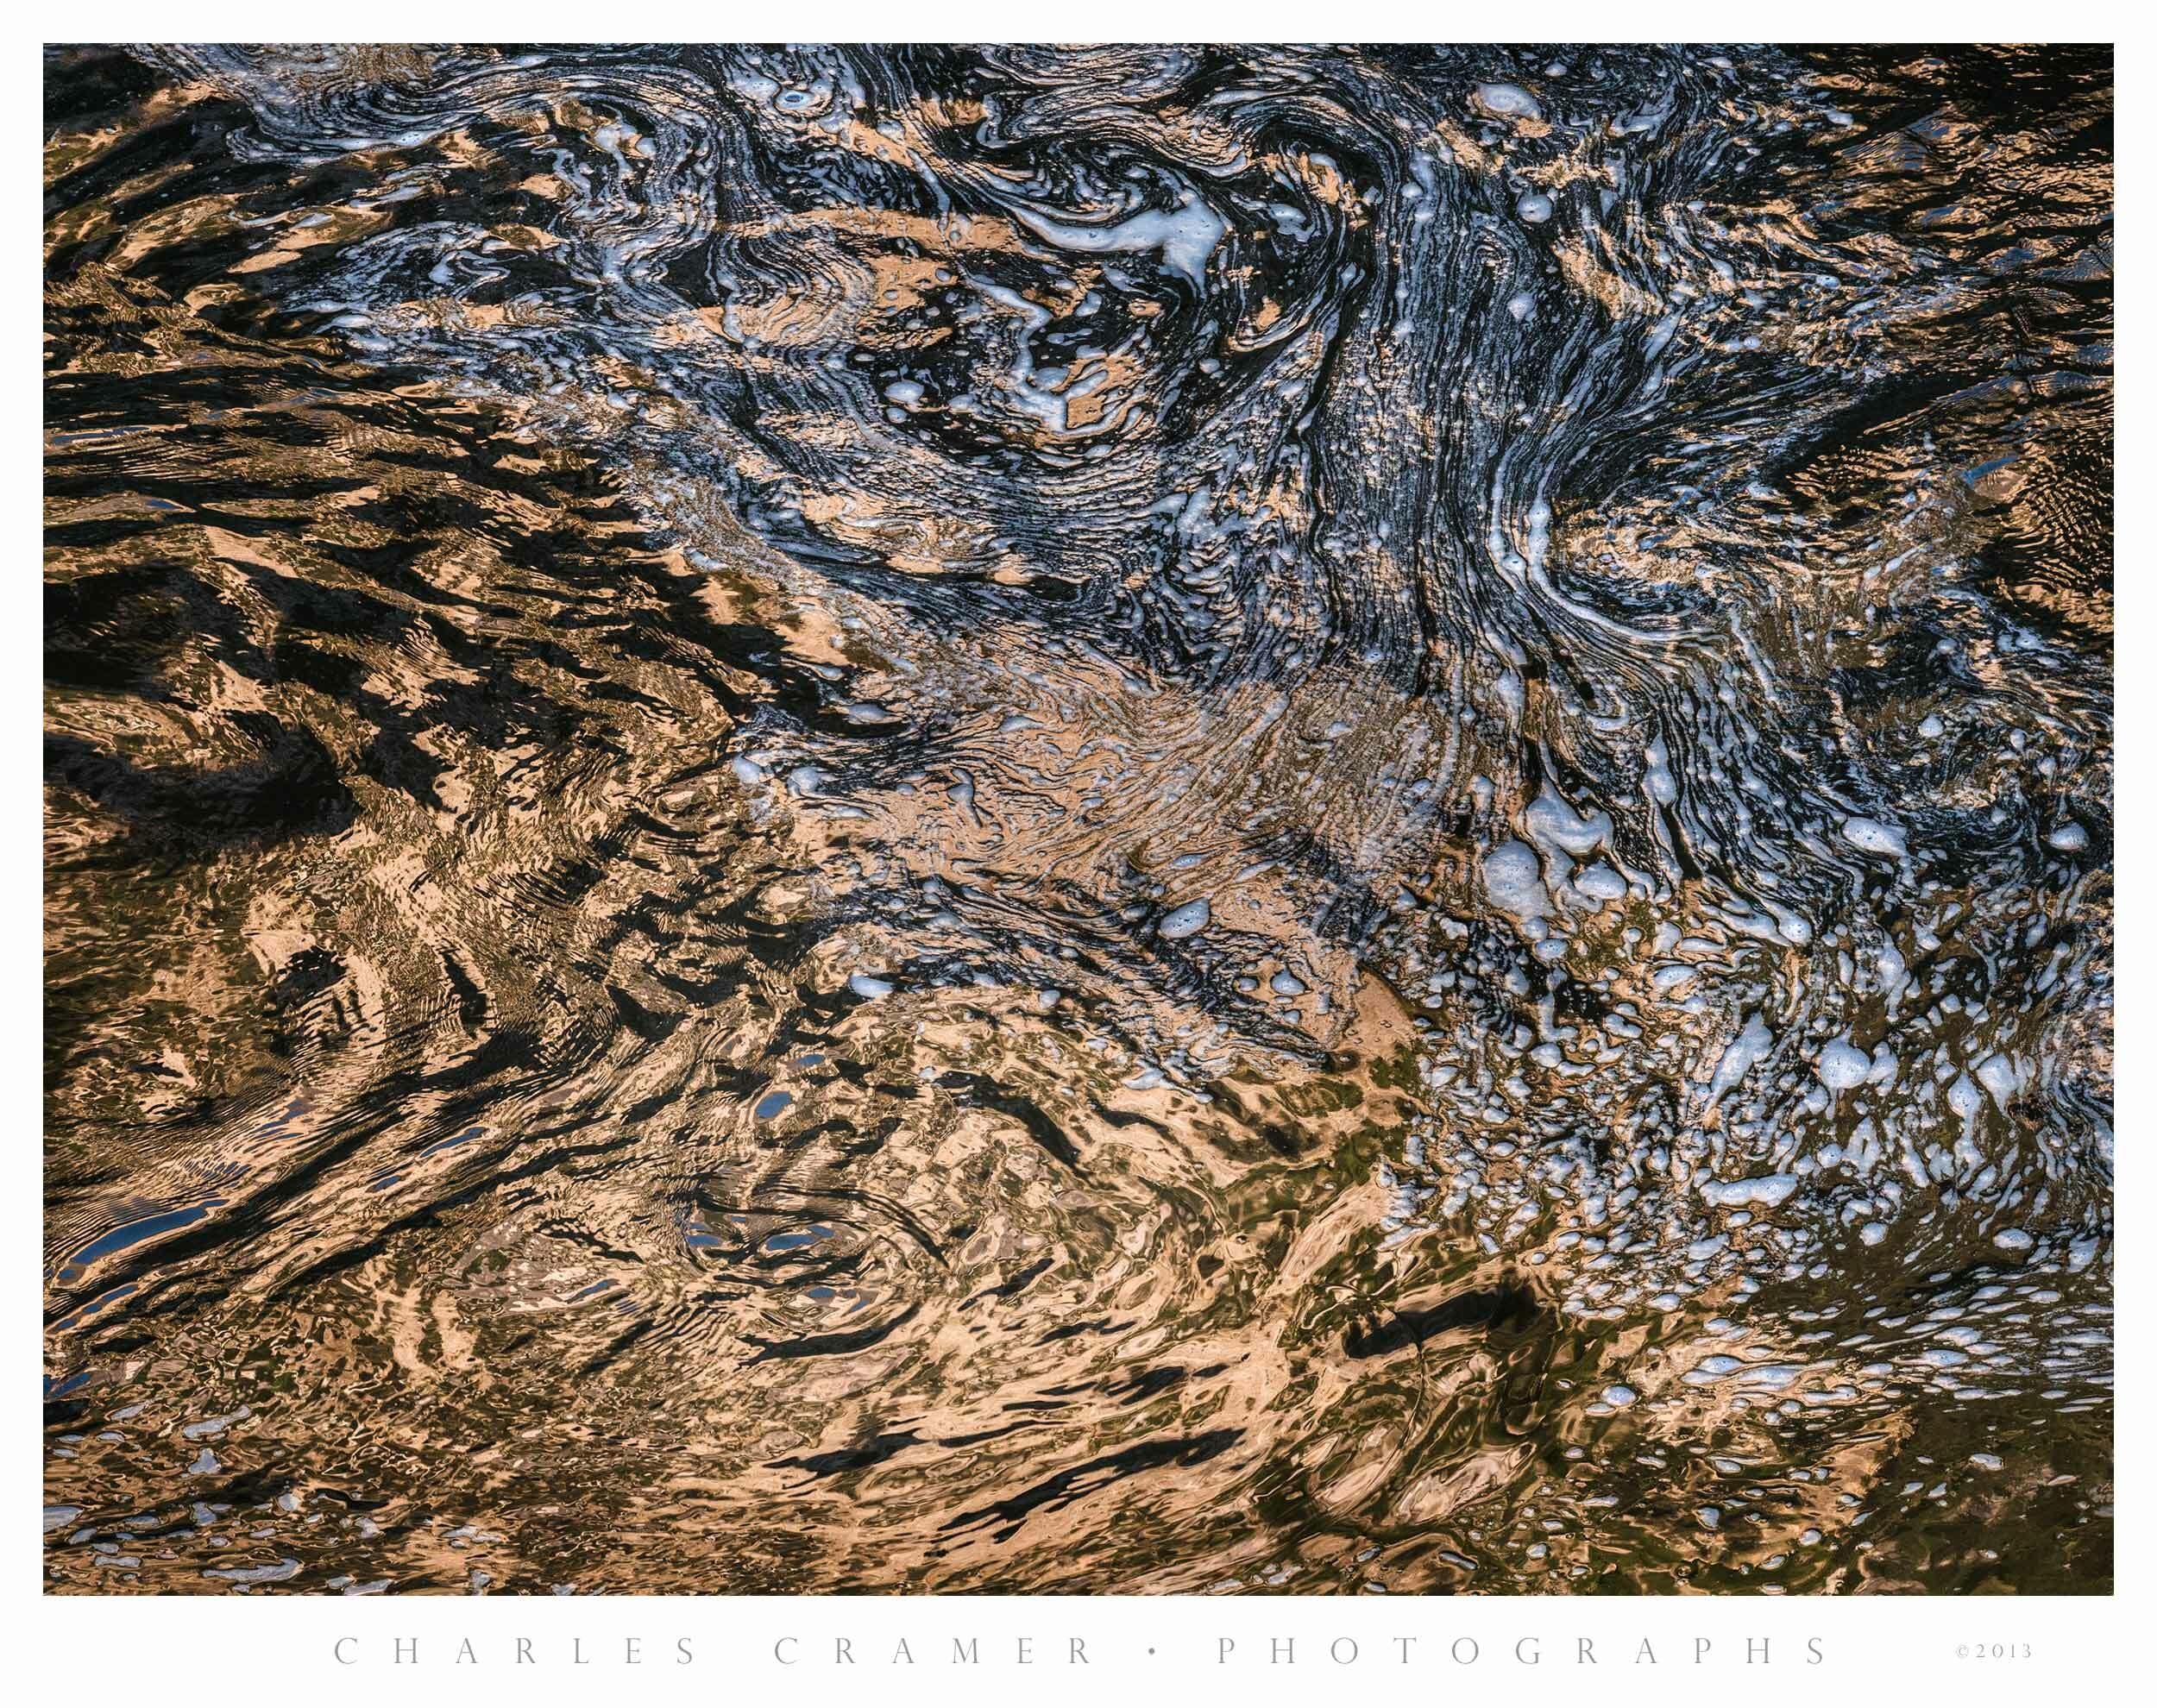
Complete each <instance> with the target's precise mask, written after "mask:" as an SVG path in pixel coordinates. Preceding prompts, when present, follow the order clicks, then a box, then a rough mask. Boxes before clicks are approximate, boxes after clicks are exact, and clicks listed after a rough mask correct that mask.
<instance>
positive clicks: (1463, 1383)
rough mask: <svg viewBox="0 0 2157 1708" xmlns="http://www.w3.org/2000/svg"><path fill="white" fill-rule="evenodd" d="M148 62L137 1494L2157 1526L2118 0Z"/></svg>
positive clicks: (89, 660) (2078, 1567)
mask: <svg viewBox="0 0 2157 1708" xmlns="http://www.w3.org/2000/svg"><path fill="white" fill-rule="evenodd" d="M46 76H47V81H46V104H47V111H46V135H47V144H46V148H45V178H46V183H47V223H46V227H45V254H46V259H47V298H46V300H47V361H48V366H47V388H46V396H45V408H46V421H47V506H48V535H47V538H48V543H49V550H48V556H47V591H46V628H47V642H46V644H47V652H46V658H47V702H46V703H47V748H46V751H47V773H46V775H47V784H48V788H47V838H48V843H47V904H46V906H47V982H48V995H49V1012H48V1017H47V1033H46V1050H47V1137H46V1165H45V1167H46V1185H47V1221H46V1259H45V1264H46V1267H45V1277H46V1294H45V1297H46V1305H47V1340H46V1347H47V1363H46V1395H47V1413H46V1415H47V1446H48V1451H49V1457H48V1460H47V1469H46V1495H45V1498H46V1501H47V1507H46V1514H45V1528H46V1532H47V1537H46V1548H47V1554H46V1563H47V1573H48V1582H49V1584H50V1586H52V1587H53V1588H54V1589H58V1590H68V1591H85V1590H112V1589H116V1588H135V1589H142V1590H157V1591H179V1592H223V1591H225V1590H228V1589H230V1588H231V1587H233V1586H256V1585H261V1586H271V1587H274V1588H278V1589H282V1590H288V1591H323V1590H334V1589H345V1590H348V1591H353V1592H358V1591H362V1590H368V1589H384V1588H387V1589H389V1590H393V1591H399V1592H402V1591H418V1590H436V1591H441V1590H452V1591H454V1590H461V1589H467V1588H484V1589H492V1590H497V1591H540V1592H544V1591H545V1590H548V1589H550V1588H556V1589H560V1588H564V1587H567V1586H574V1587H575V1589H576V1590H577V1591H580V1592H600V1591H627V1590H642V1591H657V1590H682V1589H691V1590H733V1591H782V1590H785V1591H791V1590H835V1589H846V1588H867V1589H892V1588H908V1589H914V1590H1022V1591H1034V1590H1061V1591H1148V1592H1151V1591H1194V1590H1203V1589H1208V1588H1214V1587H1218V1588H1222V1589H1224V1590H1225V1589H1238V1588H1240V1589H1244V1590H1252V1591H1262V1590H1269V1589H1280V1590H1286V1591H1289V1592H1314V1591H1315V1592H1328V1591H1336V1590H1354V1591H1359V1592H1360V1591H1362V1590H1365V1589H1368V1588H1383V1589H1386V1590H1388V1591H1444V1590H1463V1591H1474V1592H1509V1591H1534V1590H1545V1589H1583V1590H1585V1589H1613V1588H1618V1589H1633V1590H1645V1591H1670V1590H1676V1589H1681V1588H1689V1589H1694V1590H1702V1589H1705V1590H1718V1591H1728V1590H1740V1589H1743V1590H1753V1589H1761V1588H1768V1587H1778V1588H1785V1589H1789V1590H1791V1591H1823V1590H1843V1591H1846V1590H1852V1589H1864V1588H1871V1589H1890V1590H1895V1589H1904V1590H1907V1589H1921V1590H1936V1591H1946V1590H1956V1591H1961V1590H1975V1589H1999V1588H2007V1589H2014V1590H2022V1591H2063V1590H2064V1591H2089V1590H2103V1589H2106V1588H2109V1587H2110V1579H2111V1552H2112V1523H2111V1507H2110V1501H2111V1441H2110V1432H2111V1421H2112V1412H2111V1403H2110V1374H2111V1364H2112V1334H2111V1327H2110V1302H2111V1257H2112V1215H2111V1196H2110V1179H2111V1157H2112V1133H2111V1125H2110V1122H2111V1077H2112V1067H2111V1056H2112V1043H2111V1037H2112V1033H2111V1002H2112V999H2111V988H2112V987H2111V979H2112V970H2111V946H2112V925H2111V919H2112V902H2111V895H2112V890H2111V855H2112V836H2111V826H2112V803H2111V631H2112V617H2111V567H2110V566H2111V551H2112V545H2111V541H2112V528H2111V508H2110V506H2111V470H2112V451H2111V444H2112V429H2111V410H2112V399H2111V378H2110V376H2111V349H2110V338H2111V321H2112V310H2111V300H2112V266H2111V193H2112V192H2111V134H2112V128H2111V106H2112V78H2111V60H2110V53H2109V51H2091V50H2066V49H2056V48H2041V49H2029V50H2012V51H2010V50H1993V49H1956V50H1940V51H1939V52H1925V51H1921V50H1916V49H1894V50H1865V51H1850V50H1818V51H1808V52H1804V53H1783V52H1777V51H1770V50H1762V49H1749V50H1744V51H1739V50H1730V51H1727V52H1720V53H1719V52H1714V51H1711V50H1707V49H1693V50H1685V51H1676V52H1662V51H1650V50H1636V49H1613V48H1594V49H1588V48H1551V49H1534V50H1526V49H1523V50H1517V51H1505V50H1492V49H1475V50H1463V51H1447V50H1444V49H1437V48H1432V49H1414V50H1409V49H1394V48H1384V49H1367V50H1356V49H1339V50H1324V51H1322V50H1317V49H1309V48H1267V49H1251V50H1239V51H1225V50H1216V49H1206V50H1192V51H1190V52H1174V51H1167V50H1160V49H1144V50H1138V49H1101V50H1093V51H1079V50H1054V51H1051V50H1047V49H1039V48H1008V49H980V50H976V51H969V52H957V51H951V50H930V49H891V50H877V49H852V48H849V49H817V48H803V49H796V50H791V51H784V52H782V51H776V50H775V51H766V50H751V49H747V48H738V49H737V48H720V49H693V50H683V49H653V48H621V49H553V50H546V51H533V52H528V53H518V52H513V51H507V50H494V49H475V50H445V49H433V48H429V49H417V48H401V47H400V48H369V49H364V50H361V49H350V48H341V49H324V50H319V51H305V50H292V49H278V50H224V49H186V50H181V49H156V50H148V49H146V50H142V51H141V52H139V53H120V52H116V51H110V50H103V49H99V50H78V49H63V50H55V51H53V52H51V53H48V55H47V73H46Z"/></svg>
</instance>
